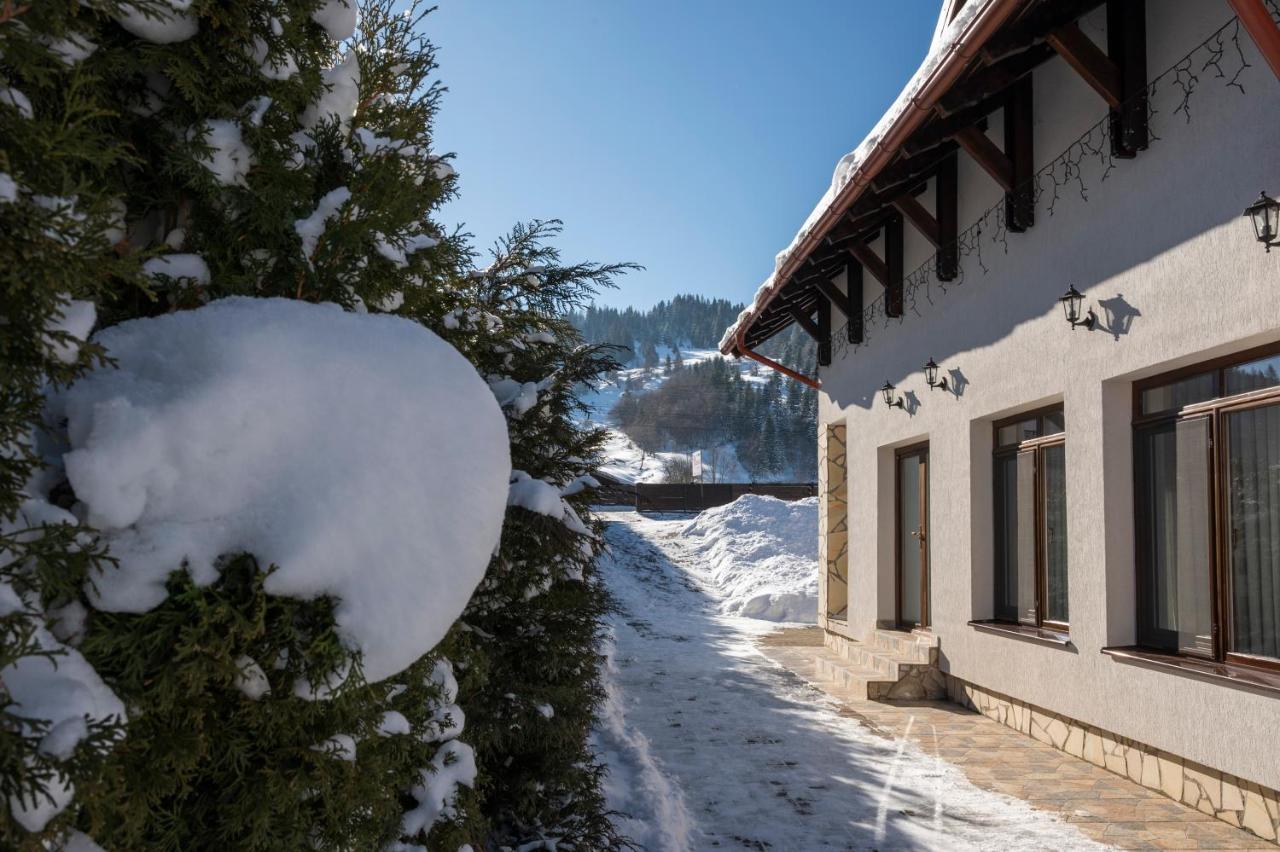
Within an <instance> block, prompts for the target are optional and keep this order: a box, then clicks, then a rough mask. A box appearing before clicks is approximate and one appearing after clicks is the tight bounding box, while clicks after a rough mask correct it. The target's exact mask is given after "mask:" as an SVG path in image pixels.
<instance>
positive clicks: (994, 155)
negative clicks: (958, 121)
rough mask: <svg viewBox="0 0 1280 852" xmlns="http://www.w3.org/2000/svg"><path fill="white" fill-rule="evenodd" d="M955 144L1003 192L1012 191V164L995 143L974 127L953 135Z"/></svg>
mask: <svg viewBox="0 0 1280 852" xmlns="http://www.w3.org/2000/svg"><path fill="white" fill-rule="evenodd" d="M954 138H955V140H956V143H957V144H958V145H959V146H960V147H961V148H963V149H964V150H965V153H967V154H968V155H969V156H970V157H973V159H974V161H975V162H976V163H977V164H978V165H980V166H982V168H983V170H984V171H986V173H987V174H989V175H991V177H992V178H993V179H994V180H995V182H996V183H998V184H1000V188H1001V189H1003V190H1004V191H1005V192H1008V191H1009V190H1011V189H1013V163H1012V162H1010V161H1009V158H1008V157H1006V156H1005V154H1004V152H1003V151H1001V150H1000V149H999V148H997V147H996V143H994V142H992V141H991V140H990V139H988V138H987V134H985V133H983V132H982V131H981V130H979V129H978V128H976V127H966V128H964V129H963V130H960V131H957V132H956V134H955V137H954Z"/></svg>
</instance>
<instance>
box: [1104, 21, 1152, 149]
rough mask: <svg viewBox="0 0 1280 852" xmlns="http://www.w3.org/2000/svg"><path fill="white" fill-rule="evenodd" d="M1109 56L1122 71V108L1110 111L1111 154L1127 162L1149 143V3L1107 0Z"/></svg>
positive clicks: (1120, 106)
mask: <svg viewBox="0 0 1280 852" xmlns="http://www.w3.org/2000/svg"><path fill="white" fill-rule="evenodd" d="M1107 54H1108V55H1109V56H1110V57H1111V60H1112V61H1113V62H1114V63H1115V64H1116V66H1117V67H1118V68H1119V72H1120V105H1119V106H1118V107H1116V108H1115V109H1112V110H1111V153H1112V154H1113V155H1114V156H1116V157H1123V158H1125V159H1128V158H1131V157H1136V156H1137V155H1138V152H1139V151H1145V150H1146V149H1147V145H1148V144H1149V142H1150V132H1149V130H1148V127H1147V4H1146V0H1107Z"/></svg>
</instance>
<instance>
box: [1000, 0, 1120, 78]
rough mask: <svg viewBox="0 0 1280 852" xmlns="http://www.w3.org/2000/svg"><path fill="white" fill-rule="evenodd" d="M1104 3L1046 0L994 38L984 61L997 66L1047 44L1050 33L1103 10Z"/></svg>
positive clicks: (1095, 1)
mask: <svg viewBox="0 0 1280 852" xmlns="http://www.w3.org/2000/svg"><path fill="white" fill-rule="evenodd" d="M1102 3H1103V0H1042V2H1040V3H1038V4H1036V5H1035V6H1032V7H1031V9H1030V10H1029V11H1028V12H1027V13H1026V14H1024V15H1023V16H1022V17H1021V18H1019V19H1018V21H1017V22H1016V23H1015V24H1014V25H1013V26H1011V27H1007V28H1005V30H1004V31H1003V32H1001V33H999V34H997V35H996V36H994V37H992V38H991V39H990V40H989V41H988V42H987V43H986V45H985V46H984V47H983V49H982V58H983V60H985V61H986V63H987V64H988V65H993V64H995V63H997V62H999V61H1000V60H1001V59H1004V58H1005V57H1007V56H1010V55H1012V54H1015V53H1018V52H1020V51H1024V50H1027V49H1028V48H1030V47H1032V46H1033V45H1035V44H1038V43H1040V42H1043V41H1044V37H1045V35H1047V34H1048V33H1049V32H1051V31H1053V30H1056V29H1058V28H1059V27H1062V26H1065V25H1067V24H1070V23H1072V22H1073V21H1078V20H1079V19H1080V18H1081V16H1083V15H1087V14H1088V13H1089V12H1092V11H1093V10H1094V9H1096V8H1098V7H1099V6H1101V5H1102Z"/></svg>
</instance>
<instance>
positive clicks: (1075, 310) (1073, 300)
mask: <svg viewBox="0 0 1280 852" xmlns="http://www.w3.org/2000/svg"><path fill="white" fill-rule="evenodd" d="M1058 301H1059V302H1061V303H1062V310H1063V313H1065V314H1066V315H1067V322H1069V323H1071V330H1072V331H1075V330H1076V326H1078V325H1082V326H1084V327H1085V328H1087V329H1089V330H1090V331H1092V330H1093V327H1094V325H1096V324H1097V322H1098V315H1097V314H1095V313H1094V312H1093V308H1090V309H1089V312H1088V313H1087V314H1086V315H1085V317H1084V319H1081V318H1080V308H1081V307H1083V305H1084V295H1083V294H1082V293H1081V292H1080V291H1079V290H1077V289H1076V288H1075V285H1074V284H1073V285H1071V289H1069V290H1067V292H1066V295H1064V296H1063V297H1062V298H1060V299H1058Z"/></svg>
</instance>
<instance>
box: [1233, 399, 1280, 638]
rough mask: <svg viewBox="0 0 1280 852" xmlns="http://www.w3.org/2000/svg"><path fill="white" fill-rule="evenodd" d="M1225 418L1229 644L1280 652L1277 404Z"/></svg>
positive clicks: (1279, 439)
mask: <svg viewBox="0 0 1280 852" xmlns="http://www.w3.org/2000/svg"><path fill="white" fill-rule="evenodd" d="M1226 421H1227V515H1228V519H1227V520H1228V529H1227V530H1226V531H1225V532H1226V535H1227V541H1228V543H1229V551H1230V552H1229V554H1228V555H1229V558H1230V561H1231V575H1230V580H1231V631H1232V632H1231V648H1232V650H1234V651H1238V652H1240V653H1242V654H1258V655H1261V656H1266V657H1280V406H1276V405H1269V406H1266V407H1264V408H1251V409H1248V410H1246V411H1238V412H1233V413H1231V414H1228V415H1227V416H1226Z"/></svg>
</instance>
